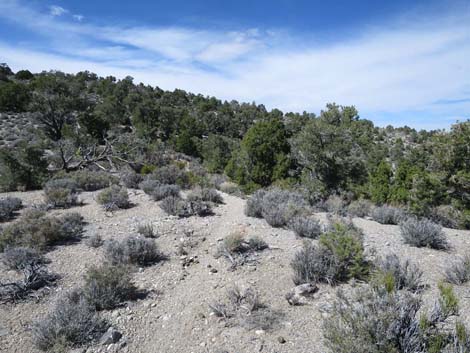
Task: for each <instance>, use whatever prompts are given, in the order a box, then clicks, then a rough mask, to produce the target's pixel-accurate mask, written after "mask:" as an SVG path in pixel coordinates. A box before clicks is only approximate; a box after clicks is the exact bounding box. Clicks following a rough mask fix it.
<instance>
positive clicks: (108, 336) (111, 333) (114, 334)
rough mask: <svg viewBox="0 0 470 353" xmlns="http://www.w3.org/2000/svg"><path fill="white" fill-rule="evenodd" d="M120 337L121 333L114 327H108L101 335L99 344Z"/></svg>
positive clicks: (115, 340)
mask: <svg viewBox="0 0 470 353" xmlns="http://www.w3.org/2000/svg"><path fill="white" fill-rule="evenodd" d="M121 337H122V333H121V332H119V331H118V330H116V329H115V328H114V327H110V328H109V329H108V331H106V333H105V334H104V335H103V336H102V337H101V339H100V344H101V345H103V346H106V345H109V344H113V343H116V342H118V341H119V340H120V339H121Z"/></svg>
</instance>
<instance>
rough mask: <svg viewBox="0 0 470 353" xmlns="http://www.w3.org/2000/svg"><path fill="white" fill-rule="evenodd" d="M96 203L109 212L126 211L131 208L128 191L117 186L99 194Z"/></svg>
mask: <svg viewBox="0 0 470 353" xmlns="http://www.w3.org/2000/svg"><path fill="white" fill-rule="evenodd" d="M96 201H97V202H98V203H99V204H100V205H102V206H103V208H104V209H105V210H107V211H115V210H118V209H125V208H129V207H130V205H131V203H130V201H129V195H128V193H127V189H126V188H124V187H122V188H121V187H119V186H117V185H112V186H110V187H109V188H107V189H104V190H103V191H101V192H100V193H99V194H98V196H97V198H96Z"/></svg>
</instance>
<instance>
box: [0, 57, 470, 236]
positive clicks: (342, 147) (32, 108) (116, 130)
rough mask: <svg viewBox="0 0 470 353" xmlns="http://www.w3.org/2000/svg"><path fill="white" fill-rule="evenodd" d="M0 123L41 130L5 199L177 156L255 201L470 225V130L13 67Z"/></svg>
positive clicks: (15, 166) (11, 174)
mask: <svg viewBox="0 0 470 353" xmlns="http://www.w3.org/2000/svg"><path fill="white" fill-rule="evenodd" d="M0 112H10V113H15V114H16V113H18V114H19V113H25V112H29V113H31V115H30V116H31V119H32V121H33V123H35V124H38V126H40V127H41V129H39V130H37V131H36V132H35V134H36V135H37V136H36V137H39V138H38V139H36V140H35V141H38V142H36V143H35V145H34V146H32V145H31V144H29V146H28V147H26V145H27V143H26V142H28V141H25V144H24V147H22V148H15V149H12V148H9V147H8V146H6V147H5V146H4V147H3V148H2V150H1V151H0V161H1V167H2V169H1V174H0V188H1V189H3V190H11V189H17V188H25V189H30V188H37V187H39V186H40V185H41V184H42V183H43V182H44V180H46V179H47V178H48V177H50V175H51V173H52V172H56V171H59V170H64V171H69V170H74V169H80V168H87V167H91V165H92V164H93V163H96V164H98V162H99V163H101V166H103V167H106V168H108V167H109V168H111V169H113V168H114V169H118V168H120V166H122V165H123V164H128V165H131V166H132V167H133V168H134V169H135V170H136V171H137V172H142V171H145V170H149V169H154V168H155V167H158V164H159V158H160V157H159V156H160V155H161V152H162V151H163V150H172V151H176V152H180V153H182V154H185V155H188V156H190V157H192V158H195V159H199V160H200V161H201V163H202V164H203V165H204V166H205V167H206V168H207V170H208V171H210V172H212V173H223V172H224V173H226V174H227V175H228V176H229V177H230V178H231V179H232V180H233V181H235V182H237V183H238V184H239V185H240V186H241V187H242V188H243V189H244V190H245V191H247V192H252V191H254V190H256V189H258V188H261V187H267V186H270V185H272V184H276V185H278V186H280V187H285V188H297V189H299V190H303V191H304V192H306V193H308V196H309V197H310V200H312V202H313V201H319V200H322V199H325V198H327V197H328V196H329V195H332V194H337V195H340V196H342V197H343V198H345V199H348V200H353V199H358V198H366V199H371V200H372V201H373V202H375V203H377V204H392V205H397V206H404V207H407V208H408V209H409V210H410V211H411V212H413V213H415V214H417V215H425V216H428V215H430V214H432V213H433V212H434V211H435V210H436V209H437V208H439V207H441V208H442V207H444V206H446V207H447V208H448V209H447V212H454V213H455V214H458V216H459V217H460V218H461V220H462V224H463V225H464V226H466V227H468V226H470V224H469V223H470V211H469V209H470V122H469V121H467V122H460V123H456V124H455V125H453V126H452V128H451V130H450V131H448V132H447V131H440V130H438V131H416V130H414V129H411V128H408V127H404V128H393V127H391V126H388V127H387V128H378V127H376V126H374V124H373V123H372V122H371V121H368V120H364V119H361V118H360V116H359V113H358V111H357V110H356V109H355V108H354V107H350V106H339V105H336V104H328V105H327V106H326V108H325V110H323V111H321V112H320V113H319V115H318V116H317V115H315V114H313V113H307V112H304V113H302V114H299V113H290V112H289V113H283V112H281V111H279V110H277V109H274V110H271V111H268V110H267V109H266V108H265V107H264V106H263V105H257V104H255V103H239V102H237V101H231V102H228V101H221V100H219V99H216V98H214V97H205V96H202V95H195V94H192V93H188V92H185V91H183V90H175V91H173V92H169V91H164V90H162V89H160V88H158V87H151V86H146V85H143V84H135V83H134V82H133V79H132V78H131V77H126V78H124V79H122V80H118V79H116V78H115V77H111V76H110V77H106V78H103V77H98V76H97V75H96V74H94V73H90V72H87V71H85V72H79V73H77V74H76V75H71V74H65V73H62V72H42V73H39V74H32V73H31V72H29V71H27V70H21V71H18V72H17V73H14V72H12V70H11V69H10V68H9V67H8V66H7V65H6V64H2V65H0ZM98 165H100V164H98Z"/></svg>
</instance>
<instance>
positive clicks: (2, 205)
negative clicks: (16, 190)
mask: <svg viewBox="0 0 470 353" xmlns="http://www.w3.org/2000/svg"><path fill="white" fill-rule="evenodd" d="M22 207H23V202H22V201H21V199H19V198H17V197H5V198H2V199H0V222H5V221H9V220H11V219H12V218H14V216H15V213H16V211H19V210H20V209H21V208H22Z"/></svg>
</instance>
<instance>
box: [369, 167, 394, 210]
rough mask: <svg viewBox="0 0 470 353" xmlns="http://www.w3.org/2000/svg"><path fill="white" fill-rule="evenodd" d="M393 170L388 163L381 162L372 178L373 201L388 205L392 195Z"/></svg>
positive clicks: (371, 191)
mask: <svg viewBox="0 0 470 353" xmlns="http://www.w3.org/2000/svg"><path fill="white" fill-rule="evenodd" d="M391 178H392V169H391V168H390V165H389V164H388V163H387V162H386V161H382V162H380V164H379V165H378V166H377V168H376V169H375V171H374V172H373V173H372V175H371V178H370V195H371V200H372V201H373V202H375V203H378V204H383V203H386V202H387V201H388V199H389V194H390V181H391Z"/></svg>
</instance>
